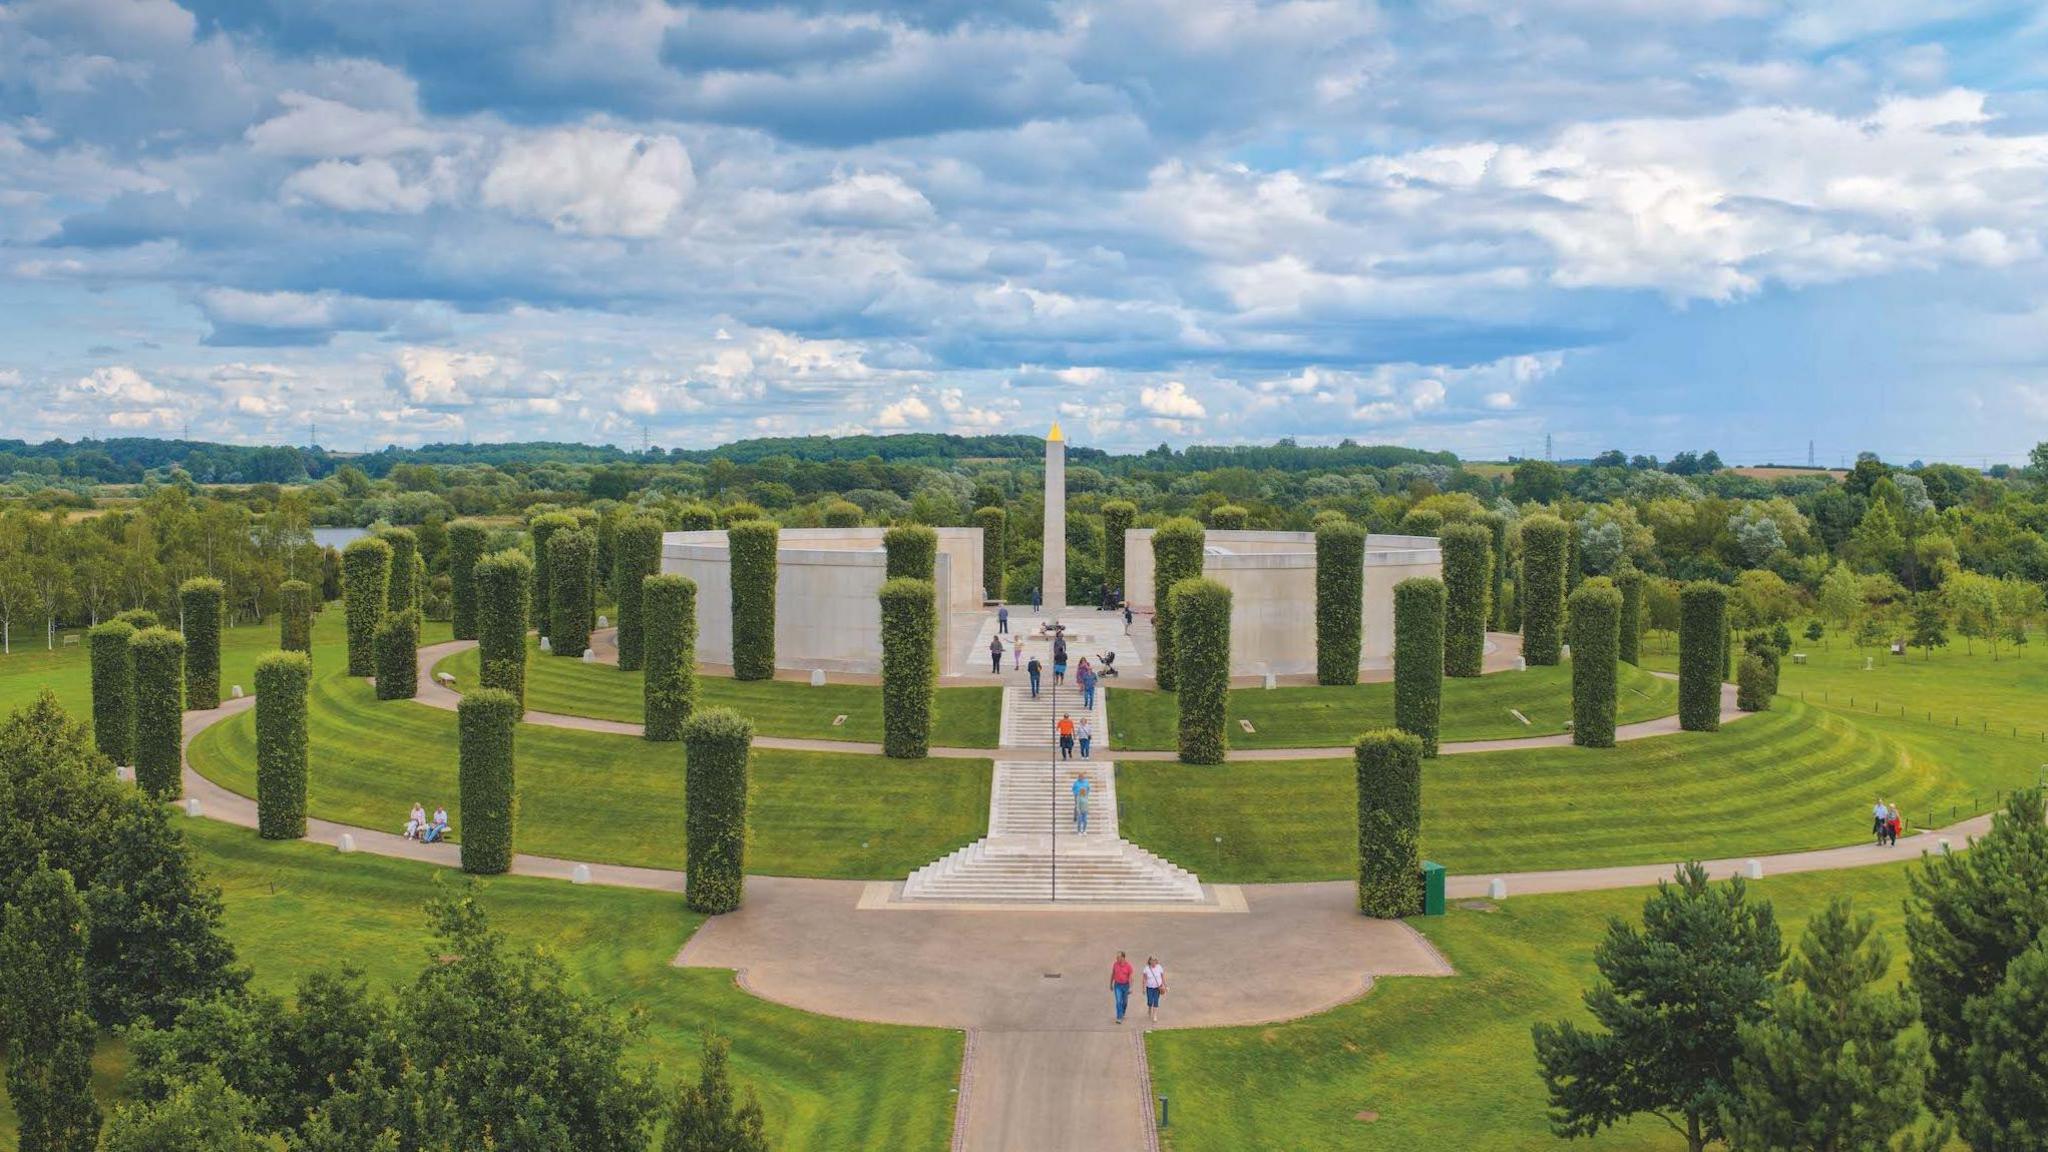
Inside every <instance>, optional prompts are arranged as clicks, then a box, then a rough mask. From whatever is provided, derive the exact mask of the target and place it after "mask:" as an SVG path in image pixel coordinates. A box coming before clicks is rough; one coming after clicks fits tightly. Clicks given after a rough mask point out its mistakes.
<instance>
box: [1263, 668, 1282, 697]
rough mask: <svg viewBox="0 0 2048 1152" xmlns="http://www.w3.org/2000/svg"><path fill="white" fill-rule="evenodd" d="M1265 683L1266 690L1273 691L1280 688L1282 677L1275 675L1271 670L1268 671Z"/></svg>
mask: <svg viewBox="0 0 2048 1152" xmlns="http://www.w3.org/2000/svg"><path fill="white" fill-rule="evenodd" d="M1265 684H1266V691H1268V692H1271V691H1272V690H1273V689H1275V688H1278V687H1279V686H1280V678H1279V677H1278V676H1275V675H1273V674H1272V673H1271V672H1268V673H1266V680H1265Z"/></svg>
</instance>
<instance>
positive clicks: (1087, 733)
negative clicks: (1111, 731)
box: [1074, 716, 1095, 760]
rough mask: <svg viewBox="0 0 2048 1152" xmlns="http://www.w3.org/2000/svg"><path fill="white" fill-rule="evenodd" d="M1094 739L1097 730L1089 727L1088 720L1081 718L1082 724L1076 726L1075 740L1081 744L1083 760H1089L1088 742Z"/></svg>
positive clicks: (1084, 717)
mask: <svg viewBox="0 0 2048 1152" xmlns="http://www.w3.org/2000/svg"><path fill="white" fill-rule="evenodd" d="M1094 738H1095V730H1094V729H1093V728H1091V727H1089V725H1088V718H1087V717H1086V716H1083V717H1081V721H1080V723H1078V724H1076V725H1074V739H1076V740H1079V741H1080V742H1081V759H1083V760H1086V759H1088V742H1089V741H1090V740H1093V739H1094Z"/></svg>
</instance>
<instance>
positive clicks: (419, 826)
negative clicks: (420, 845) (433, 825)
mask: <svg viewBox="0 0 2048 1152" xmlns="http://www.w3.org/2000/svg"><path fill="white" fill-rule="evenodd" d="M426 830H427V810H426V809H425V808H422V807H420V806H419V803H418V802H417V801H415V802H414V804H413V806H412V815H411V816H408V817H406V821H405V838H406V839H407V840H417V839H419V838H420V833H422V832H425V831H426Z"/></svg>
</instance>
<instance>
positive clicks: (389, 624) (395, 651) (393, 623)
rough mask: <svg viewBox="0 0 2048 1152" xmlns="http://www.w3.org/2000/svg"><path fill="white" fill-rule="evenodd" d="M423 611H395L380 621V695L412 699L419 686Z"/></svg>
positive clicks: (378, 674) (388, 697)
mask: <svg viewBox="0 0 2048 1152" xmlns="http://www.w3.org/2000/svg"><path fill="white" fill-rule="evenodd" d="M419 659H420V614H419V613H418V612H417V611H409V612H392V613H389V614H387V615H386V616H385V617H384V622H383V623H382V624H379V625H377V699H379V700H410V699H412V698H413V697H414V696H417V695H418V694H419V689H420V665H419Z"/></svg>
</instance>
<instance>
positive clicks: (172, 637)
mask: <svg viewBox="0 0 2048 1152" xmlns="http://www.w3.org/2000/svg"><path fill="white" fill-rule="evenodd" d="M128 651H129V655H130V658H131V659H132V660H133V661H134V666H135V783H136V784H137V785H139V786H140V787H141V789H142V791H143V792H144V793H146V794H147V795H150V796H154V797H156V798H157V799H159V800H176V799H177V798H178V797H179V795H181V794H182V793H183V792H184V790H185V784H184V779H183V761H184V755H183V746H184V735H185V733H184V722H185V638H184V637H183V636H181V635H179V634H178V633H176V632H173V631H171V630H170V629H168V628H144V629H143V630H142V631H140V632H137V633H136V634H135V635H134V636H132V637H130V638H129V641H128Z"/></svg>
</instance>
